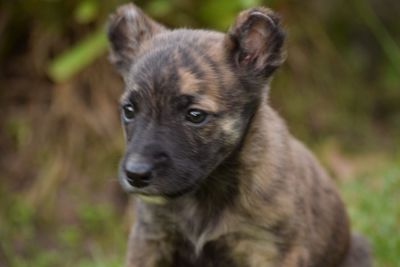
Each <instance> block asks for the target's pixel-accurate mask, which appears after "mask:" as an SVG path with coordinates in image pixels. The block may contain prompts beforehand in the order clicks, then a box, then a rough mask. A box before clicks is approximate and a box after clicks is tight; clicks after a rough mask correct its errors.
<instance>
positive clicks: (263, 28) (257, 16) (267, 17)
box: [226, 7, 285, 75]
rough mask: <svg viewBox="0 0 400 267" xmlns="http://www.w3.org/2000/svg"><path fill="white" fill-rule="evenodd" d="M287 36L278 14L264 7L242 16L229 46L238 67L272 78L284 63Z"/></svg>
mask: <svg viewBox="0 0 400 267" xmlns="http://www.w3.org/2000/svg"><path fill="white" fill-rule="evenodd" d="M284 37H285V34H284V32H283V30H282V28H281V26H280V19H279V17H278V15H277V14H276V13H274V12H273V11H271V10H270V9H267V8H262V7H260V8H253V9H248V10H245V11H242V12H241V13H240V14H239V15H238V17H237V18H236V21H235V23H234V24H233V25H232V26H231V28H230V29H229V32H228V35H227V40H226V44H227V47H228V49H229V52H230V56H231V58H232V59H233V60H234V63H235V64H236V65H237V67H239V68H241V69H244V70H247V71H251V72H252V73H255V74H260V75H270V74H271V73H272V72H273V71H274V70H275V69H276V68H277V67H278V66H279V65H281V64H282V62H283V60H284V57H283V53H282V47H283V42H284Z"/></svg>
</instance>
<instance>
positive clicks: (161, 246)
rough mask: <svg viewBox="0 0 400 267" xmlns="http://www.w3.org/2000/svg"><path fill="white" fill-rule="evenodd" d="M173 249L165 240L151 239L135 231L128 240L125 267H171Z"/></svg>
mask: <svg viewBox="0 0 400 267" xmlns="http://www.w3.org/2000/svg"><path fill="white" fill-rule="evenodd" d="M171 249H172V248H171V246H170V244H169V243H168V242H166V241H165V240H164V239H163V238H154V237H152V238H149V237H147V236H146V235H144V234H142V233H141V232H140V231H138V230H137V229H135V230H133V231H132V232H131V234H130V237H129V240H128V251H127V256H126V263H125V267H156V266H163V267H169V266H170V265H171V254H172V253H171Z"/></svg>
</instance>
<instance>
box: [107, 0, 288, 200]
mask: <svg viewBox="0 0 400 267" xmlns="http://www.w3.org/2000/svg"><path fill="white" fill-rule="evenodd" d="M109 25H110V27H109V39H110V42H111V60H112V61H113V63H114V64H115V65H116V67H117V68H118V69H119V71H120V72H121V74H122V76H123V78H124V81H125V92H124V94H123V95H122V97H121V104H120V105H121V120H122V122H123V125H124V130H125V136H126V152H125V155H124V157H123V159H122V160H121V164H120V171H119V178H120V182H121V184H122V186H123V187H124V188H125V189H126V190H127V191H129V192H134V193H138V194H141V195H143V196H151V197H153V196H162V197H164V198H165V197H167V198H175V197H178V196H181V195H183V194H186V193H188V192H192V191H194V190H196V189H197V188H199V187H200V186H201V184H202V183H205V182H206V180H207V177H209V175H210V174H211V173H212V171H213V170H215V169H216V168H217V167H218V166H219V165H220V164H221V163H222V162H223V161H224V160H225V159H226V158H227V157H228V156H229V155H231V154H232V153H233V151H234V150H235V149H238V148H239V146H240V142H241V140H242V137H243V135H244V132H245V129H246V128H247V125H248V123H249V122H250V120H251V116H252V115H253V114H254V112H255V110H256V108H257V106H258V104H259V102H260V99H261V94H262V88H263V87H264V86H265V83H266V78H267V77H268V76H269V75H270V74H271V73H272V72H273V70H274V69H275V68H276V67H277V66H278V65H279V64H280V62H281V53H280V50H281V45H282V41H283V34H282V32H281V31H280V29H279V25H278V19H277V18H276V16H275V15H274V14H273V13H272V12H271V11H269V10H267V9H262V8H261V9H253V10H247V11H244V12H242V13H241V14H240V15H239V16H238V18H237V21H236V23H235V24H234V25H233V26H232V27H231V30H230V31H229V33H228V34H222V33H217V32H210V31H194V30H175V31H168V30H166V29H165V28H164V27H163V26H161V25H159V24H157V23H156V22H154V21H152V20H151V19H149V18H148V17H147V16H146V15H144V14H143V13H142V12H141V11H140V10H139V9H137V8H136V7H134V6H133V5H131V4H130V5H126V6H123V7H121V8H119V9H118V10H117V12H116V14H115V15H113V16H112V17H111V20H110V24H109Z"/></svg>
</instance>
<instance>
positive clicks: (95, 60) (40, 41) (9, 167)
mask: <svg viewBox="0 0 400 267" xmlns="http://www.w3.org/2000/svg"><path fill="white" fill-rule="evenodd" d="M125 2H127V1H123V0H107V1H106V0H68V1H66V0H13V1H6V0H3V1H1V0H0V40H1V42H0V88H1V90H0V106H1V116H0V127H1V131H0V150H1V151H2V153H1V154H0V168H1V170H2V172H1V174H0V240H1V242H0V266H11V267H14V266H15V267H20V266H39V267H41V266H43V267H44V266H82V267H88V266H120V265H121V263H122V261H123V255H124V248H125V239H126V236H127V233H128V229H129V222H130V221H131V217H132V216H131V212H129V206H128V205H127V202H128V200H127V197H126V196H125V195H124V194H123V192H121V190H120V187H119V186H118V183H117V180H116V178H115V176H116V169H117V165H118V160H119V157H120V155H121V154H122V150H123V140H122V134H121V130H120V126H119V117H118V112H117V104H116V103H117V99H118V97H119V94H120V92H121V89H120V88H122V84H121V80H120V78H119V77H118V76H117V75H116V74H115V72H114V71H113V70H112V68H111V67H110V65H109V64H108V62H107V46H106V42H105V32H104V30H103V29H104V27H105V22H106V19H107V16H108V14H109V13H110V12H111V11H112V10H114V9H115V7H116V6H118V5H120V4H122V3H125ZM135 3H136V4H137V5H138V6H140V7H142V8H143V9H144V10H145V11H146V12H147V13H149V14H150V15H151V16H152V17H154V18H156V19H157V20H159V21H161V22H162V23H164V24H166V25H167V26H169V27H195V28H214V29H218V30H222V31H226V30H227V28H228V27H229V25H230V23H232V21H233V19H234V17H235V15H236V14H237V12H239V11H240V10H241V9H244V8H246V7H250V6H254V5H268V6H270V7H272V8H274V9H276V10H277V11H278V12H279V13H280V14H281V15H282V17H283V21H284V24H285V27H286V28H287V32H288V39H287V51H288V59H287V62H286V63H285V64H284V66H283V67H282V68H281V69H280V70H279V71H278V72H277V74H276V77H275V79H274V80H273V84H272V91H271V93H272V95H271V103H272V105H273V106H274V107H276V108H277V109H278V110H279V112H280V113H281V114H282V115H283V117H285V119H286V120H287V121H288V124H289V125H290V128H291V130H292V131H293V133H294V134H295V135H296V136H298V137H299V138H300V139H302V140H305V141H306V142H307V143H309V144H310V145H312V146H314V147H315V148H319V147H322V146H323V144H325V143H326V142H327V140H332V139H334V140H335V144H336V145H335V146H337V147H338V149H339V150H342V149H345V150H346V151H347V152H351V153H368V154H375V153H384V154H385V155H386V157H385V158H386V160H387V161H388V162H392V163H388V164H387V166H386V167H385V168H381V167H379V168H378V167H377V166H376V164H375V162H374V161H372V163H371V162H368V163H366V162H367V161H365V162H363V163H362V164H364V165H368V167H369V168H370V169H372V170H374V169H375V170H374V171H371V172H370V173H358V172H353V173H352V178H347V179H346V180H344V181H342V182H341V186H342V189H343V192H344V195H345V199H346V201H347V203H348V204H349V206H350V215H351V217H352V219H353V222H354V225H355V226H356V228H357V229H359V230H360V231H363V232H365V234H366V235H368V236H369V238H370V239H371V242H372V244H373V246H374V250H375V254H376V256H377V257H376V258H377V264H376V266H380V267H394V266H397V265H396V264H397V259H396V258H398V257H399V255H400V254H399V251H400V245H399V240H400V237H399V232H400V229H399V225H400V218H399V211H400V210H399V207H398V205H396V204H395V203H398V201H399V199H398V197H399V195H398V189H397V188H398V186H399V185H400V184H399V181H400V176H399V169H398V166H399V161H398V159H399V158H400V152H399V147H400V138H398V136H399V135H400V105H399V103H400V41H399V40H400V20H399V19H398V11H399V10H400V2H399V1H398V0H354V1H345V0H333V1H318V0H310V1H293V0H281V1H277V0H264V1H263V0H219V1H215V0H203V1H199V0H191V1H190V0H146V1H145V0H138V1H136V2H135ZM335 161H338V159H337V158H336V159H335ZM339 162H340V160H339ZM328 164H329V162H328ZM349 164H350V165H351V164H353V163H349ZM334 165H335V164H333V163H332V166H334ZM339 165H340V164H339ZM353 165H356V164H353Z"/></svg>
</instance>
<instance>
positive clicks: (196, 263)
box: [173, 217, 278, 267]
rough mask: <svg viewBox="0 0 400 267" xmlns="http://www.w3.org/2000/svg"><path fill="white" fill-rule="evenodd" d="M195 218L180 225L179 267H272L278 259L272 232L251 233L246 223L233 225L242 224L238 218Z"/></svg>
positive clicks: (174, 262)
mask: <svg viewBox="0 0 400 267" xmlns="http://www.w3.org/2000/svg"><path fill="white" fill-rule="evenodd" d="M193 218H195V217H192V218H191V219H190V218H187V219H186V220H181V221H180V223H178V224H179V227H178V229H179V230H178V229H177V230H178V231H179V236H180V238H178V239H177V242H176V243H175V253H174V257H173V266H175V267H179V266H185V267H200V266H201V267H213V266H215V267H217V266H218V267H225V266H226V267H239V266H240V267H253V266H254V267H255V266H265V267H268V266H273V265H272V264H273V263H274V262H275V260H276V259H277V257H278V250H277V249H276V246H275V244H274V242H273V237H272V236H271V235H270V234H269V233H266V232H257V231H254V229H253V230H251V229H252V227H250V226H249V225H247V224H246V223H230V222H234V221H236V222H237V221H238V220H235V219H231V220H224V221H220V220H218V219H216V218H215V220H205V221H201V220H200V221H199V220H193ZM249 229H250V230H249Z"/></svg>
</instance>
